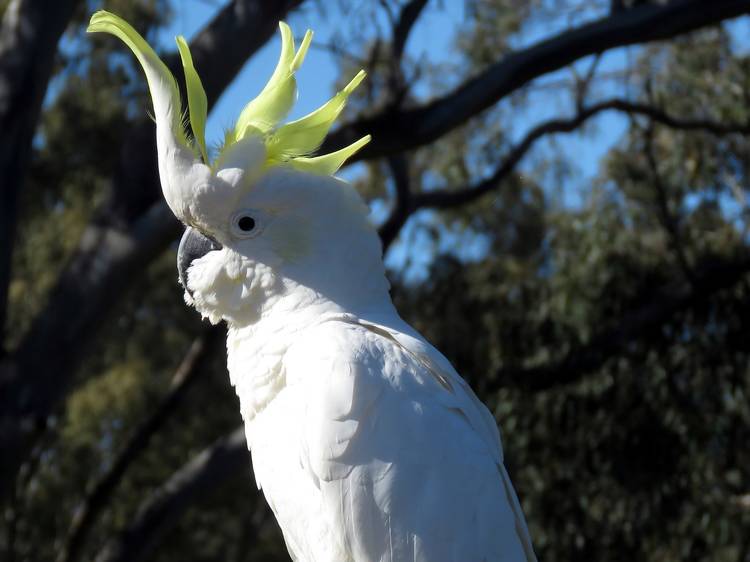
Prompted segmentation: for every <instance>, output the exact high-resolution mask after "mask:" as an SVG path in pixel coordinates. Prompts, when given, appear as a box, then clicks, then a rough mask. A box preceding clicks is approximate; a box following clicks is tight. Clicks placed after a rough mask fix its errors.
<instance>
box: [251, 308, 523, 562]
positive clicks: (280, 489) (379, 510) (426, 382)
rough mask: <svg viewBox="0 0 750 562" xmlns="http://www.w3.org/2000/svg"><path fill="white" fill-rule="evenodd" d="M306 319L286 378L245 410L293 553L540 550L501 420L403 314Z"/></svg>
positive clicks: (515, 555)
mask: <svg viewBox="0 0 750 562" xmlns="http://www.w3.org/2000/svg"><path fill="white" fill-rule="evenodd" d="M378 320H380V321H381V322H382V324H381V323H379V324H373V323H370V322H366V321H364V320H363V319H360V318H357V317H355V316H352V315H348V314H331V315H327V316H324V317H322V318H320V319H319V320H318V321H316V322H313V323H312V325H310V326H309V327H306V328H304V329H301V330H299V331H295V333H294V334H293V335H292V337H291V339H293V340H294V341H293V343H291V344H290V346H289V348H288V350H287V351H286V353H285V354H284V355H283V360H282V362H283V367H282V370H283V374H282V373H281V372H279V376H283V377H284V378H285V380H286V384H285V386H284V387H283V388H282V389H280V390H279V392H278V394H277V395H276V396H275V397H274V398H273V400H272V401H271V402H270V403H269V404H268V405H267V407H266V408H265V409H264V410H263V411H262V412H261V413H259V414H257V415H256V416H255V417H254V418H253V419H252V420H250V421H249V422H248V423H247V435H248V443H249V445H250V448H251V451H252V456H253V466H254V469H255V473H256V478H257V480H258V484H259V486H261V487H262V488H263V490H264V493H265V495H266V498H267V499H268V502H269V504H270V505H271V508H272V509H273V511H274V514H275V515H276V517H277V519H278V521H279V524H280V525H281V528H282V530H283V532H284V538H285V540H286V542H287V546H288V548H289V552H290V554H291V555H292V558H293V559H294V560H300V561H305V562H332V561H348V560H352V561H358V562H359V561H363V562H364V561H382V562H396V561H399V562H400V561H415V562H416V561H420V562H422V561H430V562H448V561H451V562H468V561H506V560H507V561H526V560H533V559H534V555H533V551H532V549H531V543H530V540H529V536H528V531H527V530H526V525H525V522H524V520H523V514H522V513H521V510H520V506H519V505H518V501H517V499H516V497H515V493H514V492H513V489H512V486H511V483H510V481H509V479H508V475H507V472H506V471H505V469H504V467H503V464H502V450H501V447H500V440H499V434H498V431H497V428H496V426H495V422H494V419H493V418H492V417H491V415H490V414H489V412H488V411H487V409H486V408H485V407H484V406H483V405H482V404H481V403H480V402H479V401H478V400H477V398H476V397H475V396H474V395H473V393H472V391H471V390H470V389H469V388H468V386H467V385H466V384H465V382H464V381H463V380H462V379H461V378H460V377H459V376H458V375H457V374H456V373H455V371H454V370H453V369H452V368H451V367H450V365H449V364H448V362H447V361H446V360H445V359H444V358H443V357H442V356H441V355H440V354H439V353H438V352H437V351H436V350H434V348H432V347H431V346H429V345H428V344H426V343H425V342H424V340H422V339H421V338H420V337H419V336H418V335H417V334H415V333H414V332H413V331H412V330H411V329H410V328H409V327H408V326H407V325H406V324H405V323H403V321H401V320H400V319H399V318H398V317H397V316H396V315H395V314H389V315H387V317H382V318H378Z"/></svg>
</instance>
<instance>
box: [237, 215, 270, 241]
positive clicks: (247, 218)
mask: <svg viewBox="0 0 750 562" xmlns="http://www.w3.org/2000/svg"><path fill="white" fill-rule="evenodd" d="M264 217H265V215H264V214H263V211H260V210H258V209H240V210H238V211H236V212H235V213H234V214H233V215H232V216H231V218H230V219H229V228H230V230H231V233H232V236H234V237H235V238H240V239H242V238H255V237H256V236H258V234H260V233H261V231H262V230H263V227H264V225H265V220H264Z"/></svg>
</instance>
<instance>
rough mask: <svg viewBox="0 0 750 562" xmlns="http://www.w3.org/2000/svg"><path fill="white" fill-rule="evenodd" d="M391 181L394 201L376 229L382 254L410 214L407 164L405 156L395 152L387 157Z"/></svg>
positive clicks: (410, 197)
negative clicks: (393, 188) (394, 196)
mask: <svg viewBox="0 0 750 562" xmlns="http://www.w3.org/2000/svg"><path fill="white" fill-rule="evenodd" d="M388 165H389V166H390V168H391V175H392V176H393V183H394V185H395V189H396V201H395V203H394V206H393V210H392V211H391V214H390V215H389V216H388V219H387V220H386V221H385V222H384V223H383V224H382V226H381V227H380V228H379V229H378V234H380V241H381V243H382V245H383V254H385V253H386V252H387V251H388V248H389V247H390V245H391V243H392V242H393V241H394V240H395V239H396V236H398V233H399V231H400V230H401V227H402V226H403V225H404V223H405V222H406V220H407V219H408V218H409V216H411V214H412V212H413V211H412V209H413V206H412V193H411V187H410V185H409V184H410V179H409V166H408V161H407V159H406V156H404V155H403V154H396V155H394V156H391V157H389V158H388Z"/></svg>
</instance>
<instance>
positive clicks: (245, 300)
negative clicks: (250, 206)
mask: <svg viewBox="0 0 750 562" xmlns="http://www.w3.org/2000/svg"><path fill="white" fill-rule="evenodd" d="M281 286H282V285H281V283H280V282H279V279H278V277H277V276H276V275H275V274H274V272H273V270H272V269H271V268H270V267H268V266H266V265H264V264H262V263H259V262H255V261H252V260H249V259H247V258H245V257H243V256H241V255H239V254H237V253H236V252H233V251H232V250H229V249H226V248H225V249H223V250H220V251H213V252H208V253H207V254H206V255H205V256H203V257H201V258H199V259H197V260H195V261H194V262H193V263H192V264H191V265H190V268H189V269H188V287H189V289H190V291H192V297H191V296H190V294H189V293H188V292H187V291H185V293H186V297H185V300H186V302H188V304H192V305H193V306H195V308H196V310H198V312H200V313H201V315H202V316H203V318H208V320H209V322H211V323H212V324H217V323H219V322H220V321H221V320H227V321H229V322H232V323H235V324H237V323H242V324H245V323H252V322H254V321H256V320H257V319H258V317H259V316H260V312H261V310H262V308H263V304H264V303H265V302H266V301H267V300H268V299H269V298H271V297H272V296H274V295H276V294H278V293H279V292H280V290H281Z"/></svg>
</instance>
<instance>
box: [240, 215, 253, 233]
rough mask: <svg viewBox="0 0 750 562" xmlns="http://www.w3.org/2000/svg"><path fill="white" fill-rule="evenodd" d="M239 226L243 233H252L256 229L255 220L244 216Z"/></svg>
mask: <svg viewBox="0 0 750 562" xmlns="http://www.w3.org/2000/svg"><path fill="white" fill-rule="evenodd" d="M237 226H238V227H239V228H240V230H241V231H242V232H250V231H252V230H253V229H254V228H255V219H254V218H253V217H249V216H247V215H244V216H242V217H240V219H239V221H237Z"/></svg>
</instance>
